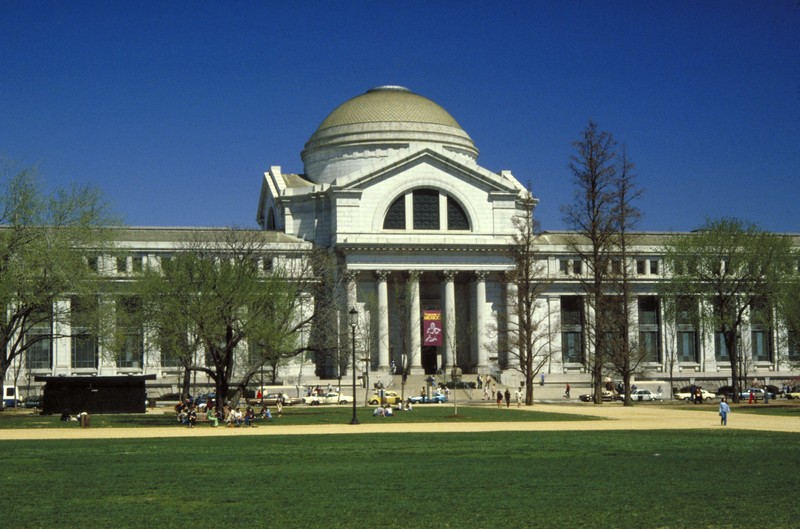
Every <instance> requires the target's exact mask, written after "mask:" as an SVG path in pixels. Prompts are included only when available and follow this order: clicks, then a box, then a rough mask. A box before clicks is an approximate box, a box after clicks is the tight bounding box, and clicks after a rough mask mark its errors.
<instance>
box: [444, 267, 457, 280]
mask: <svg viewBox="0 0 800 529" xmlns="http://www.w3.org/2000/svg"><path fill="white" fill-rule="evenodd" d="M457 273H458V271H457V270H443V271H442V277H443V278H444V280H445V281H448V282H449V281H454V280H455V278H456V274H457Z"/></svg>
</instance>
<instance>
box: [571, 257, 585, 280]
mask: <svg viewBox="0 0 800 529" xmlns="http://www.w3.org/2000/svg"><path fill="white" fill-rule="evenodd" d="M572 273H573V274H575V275H576V276H578V275H581V274H583V261H581V260H580V259H575V260H573V261H572Z"/></svg>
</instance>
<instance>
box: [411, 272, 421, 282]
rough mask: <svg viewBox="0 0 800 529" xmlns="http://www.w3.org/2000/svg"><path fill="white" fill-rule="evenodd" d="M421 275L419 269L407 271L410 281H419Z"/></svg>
mask: <svg viewBox="0 0 800 529" xmlns="http://www.w3.org/2000/svg"><path fill="white" fill-rule="evenodd" d="M421 275H422V272H420V271H419V270H409V271H408V279H410V280H411V281H414V282H417V281H419V276H421Z"/></svg>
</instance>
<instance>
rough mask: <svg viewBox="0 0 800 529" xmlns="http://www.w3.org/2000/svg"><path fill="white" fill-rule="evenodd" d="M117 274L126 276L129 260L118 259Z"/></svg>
mask: <svg viewBox="0 0 800 529" xmlns="http://www.w3.org/2000/svg"><path fill="white" fill-rule="evenodd" d="M116 261H117V273H118V274H124V273H125V272H127V271H128V260H127V259H126V258H125V257H117V259H116Z"/></svg>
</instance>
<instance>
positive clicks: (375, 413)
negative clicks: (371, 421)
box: [372, 405, 386, 417]
mask: <svg viewBox="0 0 800 529" xmlns="http://www.w3.org/2000/svg"><path fill="white" fill-rule="evenodd" d="M372 416H373V417H385V416H386V410H384V409H383V406H380V405H379V406H378V407H377V408H375V410H373V412H372Z"/></svg>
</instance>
